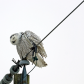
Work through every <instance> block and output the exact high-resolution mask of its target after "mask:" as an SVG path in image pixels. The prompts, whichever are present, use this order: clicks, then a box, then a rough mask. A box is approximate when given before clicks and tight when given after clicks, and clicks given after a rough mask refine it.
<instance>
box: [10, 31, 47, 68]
mask: <svg viewBox="0 0 84 84" xmlns="http://www.w3.org/2000/svg"><path fill="white" fill-rule="evenodd" d="M40 41H41V39H40V38H39V37H38V36H37V35H36V34H35V33H33V32H31V31H25V32H24V33H23V32H20V33H15V34H13V35H11V36H10V42H11V43H12V44H13V45H16V48H17V52H18V54H19V56H20V58H21V59H22V57H23V58H24V57H25V56H26V54H27V53H28V52H29V51H31V47H33V45H32V42H34V43H35V44H38V43H39V42H40ZM32 52H33V51H32ZM32 52H30V53H29V54H28V56H27V60H29V61H30V62H32V63H33V60H32ZM43 57H45V58H46V57H47V54H46V52H45V50H44V47H43V43H40V44H39V45H38V46H37V58H38V60H37V66H38V67H45V66H47V63H46V62H45V61H44V59H43ZM34 64H36V61H35V62H34Z"/></svg>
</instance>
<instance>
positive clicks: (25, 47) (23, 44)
mask: <svg viewBox="0 0 84 84" xmlns="http://www.w3.org/2000/svg"><path fill="white" fill-rule="evenodd" d="M16 47H17V52H18V54H19V56H20V58H21V59H22V57H23V58H24V57H25V56H26V54H27V53H28V52H30V48H31V47H30V45H29V43H28V42H27V40H26V38H25V37H24V36H22V38H21V40H20V43H19V44H18V45H17V46H16ZM27 58H28V59H32V52H30V53H29V55H28V56H27Z"/></svg>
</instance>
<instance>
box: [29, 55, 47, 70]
mask: <svg viewBox="0 0 84 84" xmlns="http://www.w3.org/2000/svg"><path fill="white" fill-rule="evenodd" d="M36 56H37V58H38V60H37V62H36V61H34V64H35V65H36V66H38V67H40V68H41V67H46V66H47V63H46V62H45V61H44V59H43V58H42V57H41V56H40V54H37V55H36ZM30 61H31V60H30ZM31 62H32V63H33V60H32V61H31Z"/></svg>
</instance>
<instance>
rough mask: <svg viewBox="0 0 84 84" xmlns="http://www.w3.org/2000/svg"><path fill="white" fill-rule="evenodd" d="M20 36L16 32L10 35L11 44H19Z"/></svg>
mask: <svg viewBox="0 0 84 84" xmlns="http://www.w3.org/2000/svg"><path fill="white" fill-rule="evenodd" d="M20 37H21V35H20V34H18V33H16V34H13V35H11V36H10V42H11V43H12V44H13V45H17V44H19V41H20Z"/></svg>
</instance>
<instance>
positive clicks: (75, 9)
mask: <svg viewBox="0 0 84 84" xmlns="http://www.w3.org/2000/svg"><path fill="white" fill-rule="evenodd" d="M83 2H84V0H83V1H82V2H81V3H80V4H79V5H78V6H77V7H76V8H74V9H73V10H72V11H71V12H70V13H69V14H68V15H67V16H66V17H65V18H64V19H63V20H62V21H61V22H60V23H59V24H58V25H57V26H56V27H55V28H54V29H52V30H51V31H50V32H49V33H48V34H47V35H46V36H45V37H44V38H43V39H42V40H41V41H40V42H39V43H38V44H37V45H39V44H40V43H41V42H42V41H43V40H44V39H45V38H46V37H48V36H49V35H50V34H51V33H52V32H53V31H54V30H55V29H56V28H57V27H58V26H59V25H60V24H61V23H62V22H63V21H64V20H66V19H67V18H68V17H69V16H70V15H71V14H72V13H73V12H74V11H75V10H76V9H77V8H78V7H79V6H80V5H81V4H82V3H83Z"/></svg>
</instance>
